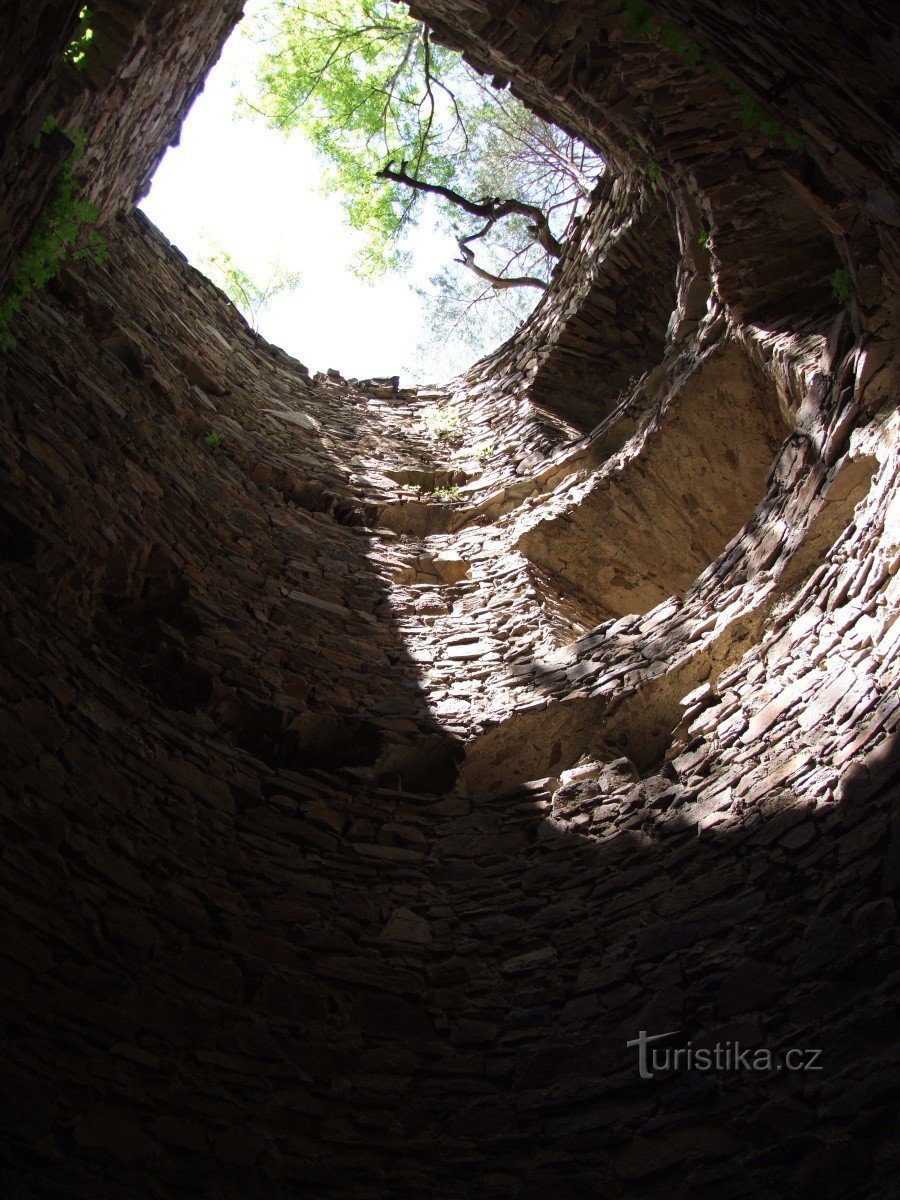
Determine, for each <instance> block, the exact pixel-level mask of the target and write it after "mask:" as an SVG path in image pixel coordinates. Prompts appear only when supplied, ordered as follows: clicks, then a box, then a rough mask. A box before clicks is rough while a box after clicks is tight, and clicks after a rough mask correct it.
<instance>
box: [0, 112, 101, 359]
mask: <svg viewBox="0 0 900 1200" xmlns="http://www.w3.org/2000/svg"><path fill="white" fill-rule="evenodd" d="M55 131H56V122H55V121H54V120H53V118H52V117H51V118H49V119H48V120H47V121H46V122H45V123H44V126H43V128H42V130H41V133H40V134H39V135H38V139H37V141H36V142H35V149H39V148H40V145H41V140H42V138H43V136H44V135H46V134H49V133H53V132H55ZM64 136H65V137H67V138H68V139H69V141H70V142H71V143H72V147H73V148H72V152H71V154H70V155H69V157H68V159H67V160H66V161H65V163H64V164H63V166H62V168H61V170H60V173H59V179H58V181H57V185H56V189H55V191H54V193H53V195H52V196H51V198H50V200H49V201H48V202H47V204H46V205H45V206H44V210H43V212H42V213H41V215H40V217H39V218H38V221H37V225H36V226H35V228H34V232H33V233H32V235H31V237H30V238H29V239H28V242H27V243H26V245H25V248H24V250H23V251H22V253H21V254H20V255H19V257H18V258H17V259H16V261H15V262H14V263H13V266H12V271H11V272H10V283H9V287H8V288H7V291H6V294H5V295H4V296H3V298H2V300H0V350H11V349H12V348H13V347H14V346H15V344H16V339H15V337H13V335H12V333H11V332H10V324H11V323H12V321H13V318H14V317H15V316H16V314H17V313H18V312H19V310H20V309H21V307H22V305H23V304H24V302H25V300H26V299H27V297H28V296H29V295H30V294H31V293H32V292H34V291H37V290H38V289H39V288H42V287H43V286H44V285H45V284H46V283H47V282H49V280H51V279H52V278H53V276H54V275H55V274H56V272H57V271H58V270H59V268H60V266H61V265H62V263H63V262H64V261H65V260H66V259H67V258H71V259H73V260H75V261H78V260H79V259H83V258H92V259H93V260H94V261H95V262H103V261H105V259H106V258H107V256H108V253H109V251H108V249H107V247H106V244H105V243H104V241H103V239H102V238H101V237H100V235H99V234H98V233H97V231H96V230H95V229H94V228H93V225H94V222H95V221H96V219H97V213H98V209H97V208H96V206H95V205H93V204H91V203H90V202H89V201H87V200H85V199H84V197H83V196H82V195H81V194H80V191H79V187H78V183H77V181H76V179H75V176H74V173H73V168H74V166H75V164H76V163H77V162H78V160H79V159H80V158H81V156H82V155H83V153H84V145H85V141H86V140H87V135H86V134H85V133H83V132H82V131H80V130H69V131H68V132H66V133H65V135H64Z"/></svg>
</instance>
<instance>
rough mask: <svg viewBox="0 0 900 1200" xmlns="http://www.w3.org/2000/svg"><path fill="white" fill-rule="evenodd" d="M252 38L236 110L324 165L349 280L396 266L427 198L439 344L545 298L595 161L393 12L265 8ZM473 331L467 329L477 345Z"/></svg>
mask: <svg viewBox="0 0 900 1200" xmlns="http://www.w3.org/2000/svg"><path fill="white" fill-rule="evenodd" d="M252 36H254V37H255V39H257V40H258V41H259V42H260V43H261V44H262V46H263V53H262V57H261V62H260V67H259V70H258V75H257V79H256V90H255V93H254V94H253V95H245V96H244V97H243V98H242V101H241V105H242V108H243V109H244V110H245V111H248V112H254V113H256V114H258V115H259V116H261V117H262V118H263V119H264V120H265V121H266V122H267V123H268V124H269V125H271V126H273V127H276V128H278V129H280V130H282V131H283V132H285V133H290V132H292V131H295V130H296V131H299V132H301V133H303V134H304V135H305V136H306V137H307V138H309V139H310V140H311V142H312V143H313V145H314V146H315V147H316V148H317V150H318V151H319V152H320V154H321V155H322V156H323V157H324V159H325V160H326V162H327V163H328V164H329V168H330V184H331V186H332V187H333V188H334V189H335V191H336V192H337V193H338V194H339V195H340V197H341V200H342V203H343V206H344V208H345V211H346V213H347V216H348V219H349V222H350V224H351V225H352V226H353V227H354V228H355V229H357V230H360V231H361V232H362V233H363V234H364V236H365V247H366V249H365V252H364V255H363V259H362V261H361V263H360V264H359V269H360V273H361V274H368V275H374V274H377V273H380V272H383V271H384V270H386V269H389V268H391V267H396V266H398V265H400V264H402V262H403V259H404V253H403V244H404V243H403V235H404V233H405V232H406V231H407V230H409V229H410V228H411V227H412V226H413V225H414V224H415V222H416V221H417V220H418V218H419V217H420V215H421V214H422V212H423V210H424V209H426V207H427V205H426V200H428V201H430V208H431V211H435V210H436V211H437V213H438V217H439V220H440V221H441V222H442V223H443V224H444V226H445V227H446V228H448V229H449V230H451V231H452V233H453V235H454V237H455V238H456V241H457V246H458V251H459V253H458V257H457V258H456V259H455V261H454V262H453V263H452V264H448V267H447V268H446V269H445V270H444V271H443V272H441V274H440V276H439V277H438V278H437V279H436V280H435V281H434V289H433V291H432V292H431V293H430V296H429V297H428V299H429V302H430V303H431V304H432V307H433V310H434V316H435V323H436V328H437V329H438V330H439V332H440V334H441V335H443V333H444V332H445V331H446V328H447V326H448V324H453V323H456V324H457V325H459V324H460V321H461V320H462V323H463V324H464V323H465V322H464V317H465V314H466V313H467V312H469V311H470V310H471V308H472V306H473V305H476V304H478V303H480V302H481V301H482V300H484V299H486V298H490V297H493V298H495V300H497V299H500V298H502V300H501V302H500V303H499V305H496V304H495V307H499V308H500V309H501V318H500V319H499V321H497V319H496V318H495V319H494V322H493V324H495V325H496V324H499V326H500V327H501V329H500V331H501V332H502V326H503V316H502V314H505V316H506V322H507V324H509V323H510V320H512V321H513V322H514V321H515V320H517V319H520V318H521V316H523V315H524V313H525V312H527V311H528V310H529V309H530V307H531V306H532V305H533V302H534V300H535V299H536V297H537V295H538V294H539V292H540V291H541V290H543V289H544V288H545V287H546V286H547V282H548V279H549V276H550V272H551V270H552V267H553V263H554V262H555V260H556V259H557V258H558V257H559V254H560V252H561V249H562V245H563V243H564V242H565V240H566V238H567V237H568V236H569V234H570V233H571V231H572V228H573V222H574V221H575V219H576V217H577V216H578V213H579V211H580V209H581V208H582V207H583V206H584V204H585V202H586V200H587V197H588V196H589V195H590V192H591V191H592V189H593V187H594V184H595V183H596V180H597V178H598V177H599V175H600V173H601V172H602V170H603V162H602V160H601V159H600V158H599V156H598V155H596V154H594V153H592V152H591V151H590V150H589V149H588V148H587V147H586V146H585V145H584V144H583V143H581V142H579V141H578V140H577V139H575V138H573V137H571V136H570V135H568V134H566V133H564V132H563V131H562V130H560V129H558V128H556V127H555V126H552V125H550V124H548V123H547V122H545V121H543V120H541V119H540V118H539V117H537V116H535V115H534V114H533V113H532V112H530V111H529V110H528V109H526V108H525V107H524V106H523V105H522V104H521V103H520V102H519V101H518V100H516V99H515V98H514V97H513V96H512V95H511V94H510V93H509V92H507V91H501V90H498V89H496V88H493V87H492V86H491V85H490V84H489V83H488V82H487V81H486V80H485V79H484V78H483V77H481V76H480V75H478V74H477V73H476V72H475V71H474V70H473V69H472V68H470V67H469V66H468V65H467V64H466V63H465V62H464V60H463V59H462V58H461V56H460V55H458V54H456V53H455V52H453V51H450V50H447V49H446V48H445V47H442V46H440V45H438V44H437V43H435V42H434V41H433V40H432V38H431V35H430V33H429V31H428V29H427V27H426V26H424V25H423V24H421V23H420V22H418V21H415V20H413V18H412V17H410V15H409V14H408V12H407V11H406V9H405V8H404V7H402V6H401V5H398V4H395V3H392V2H391V0H269V3H268V4H267V5H266V6H265V7H264V8H263V9H262V10H261V12H260V13H259V14H258V15H257V17H256V18H255V21H254V23H253V26H252ZM526 293H527V298H526V295H525V294H526ZM489 324H490V323H489ZM475 327H476V326H473V329H474V328H475ZM484 328H485V322H484V321H483V320H478V321H477V330H478V331H479V332H478V333H477V334H476V335H475V340H476V341H477V340H479V339H480V338H481V331H483V330H484ZM471 332H472V331H470V333H471ZM479 348H480V347H479Z"/></svg>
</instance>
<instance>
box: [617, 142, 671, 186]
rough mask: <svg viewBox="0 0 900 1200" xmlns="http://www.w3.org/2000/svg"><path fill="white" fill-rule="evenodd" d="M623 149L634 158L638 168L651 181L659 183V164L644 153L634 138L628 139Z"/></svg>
mask: <svg viewBox="0 0 900 1200" xmlns="http://www.w3.org/2000/svg"><path fill="white" fill-rule="evenodd" d="M625 149H626V150H627V151H628V153H629V154H630V155H631V157H632V158H633V159H634V162H635V165H636V166H637V168H638V170H640V171H642V172H643V173H644V174H645V175H646V176H647V178H648V179H649V180H650V182H651V183H659V182H660V181H661V180H662V171H661V169H660V167H659V164H658V163H655V162H654V161H653V159H652V158H650V157H649V156H648V155H647V154H645V153H644V151H643V150H642V149H641V147H640V146H639V145H638V143H637V142H636V141H635V140H634V138H629V139H628V141H627V142H626V143H625Z"/></svg>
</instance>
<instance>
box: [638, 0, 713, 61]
mask: <svg viewBox="0 0 900 1200" xmlns="http://www.w3.org/2000/svg"><path fill="white" fill-rule="evenodd" d="M623 15H624V17H625V24H626V26H627V27H628V30H629V32H630V33H632V34H634V35H635V36H636V37H646V38H655V39H656V40H657V41H659V42H662V44H663V45H664V46H665V47H666V49H667V50H671V51H672V53H673V54H675V55H677V57H678V58H679V59H681V61H682V63H683V64H684V65H685V66H686V67H696V66H697V65H698V64H699V62H700V47H699V46H698V45H697V43H696V42H692V41H691V40H690V38H689V37H686V36H685V34H683V33H682V32H681V30H680V29H676V27H675V26H674V25H666V24H665V23H664V22H662V21H660V20H658V19H657V18H656V17H654V15H653V12H652V11H651V9H650V6H649V4H645V3H644V0H628V3H627V4H626V5H625V10H624V14H623Z"/></svg>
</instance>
